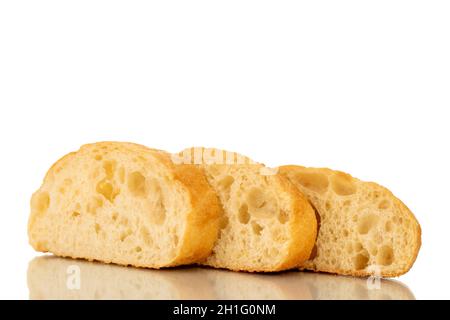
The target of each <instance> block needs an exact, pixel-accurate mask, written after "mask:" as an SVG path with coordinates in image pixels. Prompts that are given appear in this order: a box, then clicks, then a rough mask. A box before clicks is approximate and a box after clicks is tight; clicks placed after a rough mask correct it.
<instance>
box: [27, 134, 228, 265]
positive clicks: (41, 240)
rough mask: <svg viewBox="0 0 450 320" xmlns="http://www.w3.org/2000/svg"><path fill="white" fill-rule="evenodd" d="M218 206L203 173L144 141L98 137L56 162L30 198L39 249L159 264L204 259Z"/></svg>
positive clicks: (31, 239)
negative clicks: (95, 141)
mask: <svg viewBox="0 0 450 320" xmlns="http://www.w3.org/2000/svg"><path fill="white" fill-rule="evenodd" d="M220 211H221V207H220V204H219V202H218V198H217V196H216V195H215V193H214V191H213V190H212V189H211V188H210V186H209V184H208V183H207V181H206V179H205V176H204V174H203V173H202V172H201V170H199V169H198V168H196V167H195V166H193V165H187V164H174V163H172V161H171V156H170V154H168V153H166V152H164V151H160V150H154V149H148V148H146V147H144V146H141V145H136V144H132V143H121V142H101V143H94V144H88V145H85V146H82V147H81V148H80V150H79V151H77V152H73V153H70V154H68V155H66V156H64V157H63V158H62V159H60V160H59V161H58V162H56V163H55V164H54V165H53V166H52V167H51V168H50V170H49V171H48V173H47V175H46V176H45V179H44V182H43V184H42V186H41V187H40V189H39V190H38V191H37V192H36V193H34V194H33V196H32V199H31V214H30V218H29V224H28V235H29V242H30V244H31V245H32V246H33V248H34V249H36V250H37V251H42V252H52V253H54V254H55V255H58V256H64V257H72V258H84V259H88V260H98V261H103V262H106V263H111V262H112V263H116V264H122V265H133V266H138V267H149V268H161V267H168V266H175V265H180V264H188V263H194V262H198V261H201V260H203V259H205V258H206V257H207V256H208V255H209V254H210V253H211V250H212V247H213V245H214V242H215V240H216V239H217V234H218V226H219V216H220Z"/></svg>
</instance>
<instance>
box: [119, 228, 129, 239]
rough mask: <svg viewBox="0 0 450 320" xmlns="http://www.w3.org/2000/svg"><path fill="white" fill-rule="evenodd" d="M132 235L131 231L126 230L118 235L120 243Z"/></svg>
mask: <svg viewBox="0 0 450 320" xmlns="http://www.w3.org/2000/svg"><path fill="white" fill-rule="evenodd" d="M131 234H132V231H131V229H127V230H125V231H122V232H121V233H120V241H122V242H124V241H125V240H126V239H127V238H128V237H129V236H130V235H131Z"/></svg>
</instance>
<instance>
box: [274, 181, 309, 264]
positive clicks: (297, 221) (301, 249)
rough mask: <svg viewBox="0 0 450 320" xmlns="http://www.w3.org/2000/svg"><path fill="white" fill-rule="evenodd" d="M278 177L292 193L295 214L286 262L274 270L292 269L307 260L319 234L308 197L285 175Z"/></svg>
mask: <svg viewBox="0 0 450 320" xmlns="http://www.w3.org/2000/svg"><path fill="white" fill-rule="evenodd" d="M277 179H278V181H279V183H280V185H281V186H282V188H284V189H285V190H286V191H287V192H288V193H290V194H292V196H293V197H292V199H293V204H292V206H293V212H295V214H294V215H293V217H292V221H290V230H291V239H290V244H289V249H288V255H287V257H286V259H285V261H284V263H283V264H281V265H280V266H278V268H276V270H274V271H280V270H287V269H291V268H294V267H297V266H299V264H300V263H302V262H303V261H306V260H307V259H308V258H309V256H310V255H311V251H312V249H313V247H314V243H315V240H316V235H317V220H316V217H315V214H314V210H313V208H312V207H311V205H310V204H309V202H308V200H307V199H306V197H305V196H304V195H303V194H302V193H301V192H300V191H299V190H298V189H297V188H295V186H294V185H293V184H292V183H291V182H290V181H289V180H288V179H286V178H285V177H283V176H281V175H277Z"/></svg>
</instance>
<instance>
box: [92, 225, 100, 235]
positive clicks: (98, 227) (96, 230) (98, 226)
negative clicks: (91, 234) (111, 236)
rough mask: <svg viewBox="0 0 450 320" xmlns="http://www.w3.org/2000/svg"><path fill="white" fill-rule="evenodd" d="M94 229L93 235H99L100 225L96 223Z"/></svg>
mask: <svg viewBox="0 0 450 320" xmlns="http://www.w3.org/2000/svg"><path fill="white" fill-rule="evenodd" d="M94 228H95V233H96V234H97V235H98V234H99V233H100V230H101V228H100V225H99V224H98V223H96V224H95V226H94Z"/></svg>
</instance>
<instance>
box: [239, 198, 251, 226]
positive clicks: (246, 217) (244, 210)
mask: <svg viewBox="0 0 450 320" xmlns="http://www.w3.org/2000/svg"><path fill="white" fill-rule="evenodd" d="M238 220H239V222H240V223H243V224H247V223H248V222H249V221H250V214H249V213H248V206H247V204H245V203H244V204H243V205H241V207H240V208H239V212H238Z"/></svg>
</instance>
